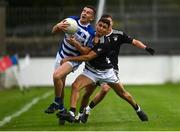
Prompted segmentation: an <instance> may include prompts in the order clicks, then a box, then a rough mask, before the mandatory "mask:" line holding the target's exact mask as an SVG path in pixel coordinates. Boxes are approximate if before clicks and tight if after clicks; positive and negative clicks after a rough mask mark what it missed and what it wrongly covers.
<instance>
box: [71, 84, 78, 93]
mask: <svg viewBox="0 0 180 132" xmlns="http://www.w3.org/2000/svg"><path fill="white" fill-rule="evenodd" d="M71 87H72V90H73V91H79V86H78V84H77V83H75V82H74V83H73V84H72V85H71Z"/></svg>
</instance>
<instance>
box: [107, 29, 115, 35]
mask: <svg viewBox="0 0 180 132" xmlns="http://www.w3.org/2000/svg"><path fill="white" fill-rule="evenodd" d="M112 32H113V29H112V28H111V29H110V30H109V31H108V32H107V35H106V36H109V35H110V34H111V33H112Z"/></svg>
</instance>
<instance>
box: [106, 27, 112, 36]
mask: <svg viewBox="0 0 180 132" xmlns="http://www.w3.org/2000/svg"><path fill="white" fill-rule="evenodd" d="M112 32H113V29H112V30H111V32H110V33H109V34H107V35H106V36H107V37H108V36H110V35H111V34H112Z"/></svg>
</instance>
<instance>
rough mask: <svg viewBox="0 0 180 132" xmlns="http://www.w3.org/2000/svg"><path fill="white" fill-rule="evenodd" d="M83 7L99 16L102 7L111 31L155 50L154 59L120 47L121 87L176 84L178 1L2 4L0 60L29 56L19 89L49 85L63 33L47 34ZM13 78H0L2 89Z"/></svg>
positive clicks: (179, 73) (25, 0)
mask: <svg viewBox="0 0 180 132" xmlns="http://www.w3.org/2000/svg"><path fill="white" fill-rule="evenodd" d="M103 2H104V4H103ZM85 5H94V6H95V7H96V8H97V11H98V8H99V7H100V5H102V6H103V8H102V10H103V13H108V14H111V15H112V16H113V19H114V28H115V29H119V30H122V31H124V32H125V33H127V34H128V35H130V36H131V37H133V38H136V39H139V40H141V41H142V42H144V43H145V44H147V45H149V46H150V47H153V48H154V49H155V51H156V54H155V56H150V55H149V54H148V53H147V52H145V51H144V50H142V49H138V48H135V47H133V46H130V45H123V46H122V48H121V51H120V58H119V61H120V62H119V65H120V73H121V74H120V75H121V78H122V80H123V81H124V82H125V83H131V84H136V83H138V84H139V83H143V84H144V83H148V84H151V83H153V84H159V83H166V82H175V83H177V82H180V69H179V68H178V67H180V13H179V12H180V1H179V0H134V1H132V0H113V1H112V0H111V1H110V0H99V1H97V0H76V1H75V0H51V1H44V0H1V1H0V56H1V57H3V56H5V55H10V56H12V55H14V54H18V57H19V61H20V62H22V61H26V62H27V61H29V60H27V55H28V58H30V61H29V62H28V63H29V65H28V67H27V68H22V69H23V70H20V71H19V72H18V74H19V76H20V77H18V78H21V79H19V80H20V82H21V84H22V85H52V73H53V64H54V58H55V55H56V52H57V50H58V47H59V44H58V42H59V41H60V40H61V39H62V37H63V33H61V34H56V35H52V34H51V29H52V27H53V25H55V24H56V23H58V22H60V21H61V20H62V19H64V18H66V17H68V16H71V15H79V14H80V12H81V9H82V8H83V7H84V6H85ZM93 24H95V22H94V23H93ZM25 58H26V59H25ZM11 72H12V71H9V72H8V71H6V72H2V73H1V85H2V84H3V85H8V84H9V85H10V83H11V82H12V80H13V79H10V78H13V77H12V75H11ZM79 73H80V70H79V72H78V73H77V74H79ZM77 74H74V75H73V76H72V77H69V78H70V79H69V80H68V81H67V84H69V85H70V84H71V82H72V81H73V79H74V78H75V77H76V76H77ZM132 75H134V76H132ZM2 80H3V81H2ZM4 83H5V84H4Z"/></svg>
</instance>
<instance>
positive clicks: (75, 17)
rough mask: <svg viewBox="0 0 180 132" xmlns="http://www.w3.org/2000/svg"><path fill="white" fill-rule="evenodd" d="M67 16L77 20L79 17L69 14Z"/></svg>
mask: <svg viewBox="0 0 180 132" xmlns="http://www.w3.org/2000/svg"><path fill="white" fill-rule="evenodd" d="M68 18H72V19H75V20H78V19H79V17H78V16H69V17H68Z"/></svg>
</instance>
